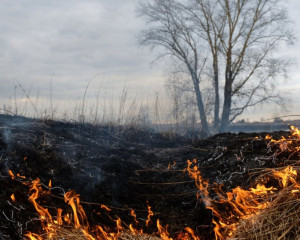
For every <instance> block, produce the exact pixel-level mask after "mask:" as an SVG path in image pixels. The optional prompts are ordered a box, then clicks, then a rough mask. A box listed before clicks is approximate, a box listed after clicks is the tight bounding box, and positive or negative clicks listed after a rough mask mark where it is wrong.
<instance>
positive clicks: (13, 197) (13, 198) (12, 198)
mask: <svg viewBox="0 0 300 240" xmlns="http://www.w3.org/2000/svg"><path fill="white" fill-rule="evenodd" d="M10 198H11V200H12V201H13V202H15V201H16V198H15V194H12V195H10Z"/></svg>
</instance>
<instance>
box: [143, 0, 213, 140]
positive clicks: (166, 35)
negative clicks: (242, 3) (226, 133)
mask: <svg viewBox="0 0 300 240" xmlns="http://www.w3.org/2000/svg"><path fill="white" fill-rule="evenodd" d="M139 10H140V14H141V15H142V16H143V17H145V18H146V20H147V23H148V24H151V25H152V26H151V27H149V28H147V29H145V30H144V31H143V32H142V33H141V35H140V39H139V42H140V44H141V45H147V46H150V47H152V48H155V47H158V46H161V47H163V49H164V50H165V52H164V53H163V54H162V56H165V55H171V56H172V57H174V58H176V59H177V60H179V61H181V62H183V63H184V64H185V66H186V68H187V71H188V72H189V74H190V76H191V79H192V82H193V86H194V90H195V95H196V99H197V106H198V110H199V117H200V120H201V125H202V130H203V132H204V133H205V134H207V135H208V134H209V128H208V123H207V118H206V114H205V110H204V103H203V99H202V91H201V87H200V83H201V78H200V76H201V70H202V67H203V65H204V62H205V61H204V60H203V58H202V56H201V51H200V50H201V46H200V45H199V41H198V37H197V36H196V34H195V33H194V31H193V30H192V28H193V26H192V24H191V23H190V22H188V21H186V16H185V14H184V11H183V9H182V8H181V5H180V4H179V3H177V2H176V1H173V0H154V1H151V2H144V3H142V4H141V5H140V9H139Z"/></svg>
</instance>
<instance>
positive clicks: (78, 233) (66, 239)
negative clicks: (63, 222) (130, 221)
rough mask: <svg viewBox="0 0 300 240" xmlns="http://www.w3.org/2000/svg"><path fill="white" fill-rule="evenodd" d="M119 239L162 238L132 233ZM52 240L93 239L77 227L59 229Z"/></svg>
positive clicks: (147, 239) (151, 239)
mask: <svg viewBox="0 0 300 240" xmlns="http://www.w3.org/2000/svg"><path fill="white" fill-rule="evenodd" d="M95 239H97V240H98V238H96V237H95ZM103 239H104V238H103ZM117 239H118V240H161V238H160V237H157V236H154V235H146V234H138V235H134V234H132V233H131V232H130V231H125V232H122V233H121V234H120V235H119V236H118V238H117ZM47 240H48V239H47ZM49 240H50V239H49ZM51 240H93V239H92V238H88V237H86V236H85V235H84V233H83V232H82V230H81V229H76V228H75V227H61V228H59V229H57V231H56V234H55V236H53V237H52V238H51Z"/></svg>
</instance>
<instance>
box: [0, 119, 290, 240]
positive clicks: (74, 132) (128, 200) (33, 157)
mask: <svg viewBox="0 0 300 240" xmlns="http://www.w3.org/2000/svg"><path fill="white" fill-rule="evenodd" d="M287 130H288V129H287ZM265 135H266V133H260V134H255V133H253V134H245V133H240V134H231V133H224V134H219V135H215V136H213V137H210V138H207V139H204V140H197V139H186V138H183V137H180V136H174V135H172V136H170V135H168V134H158V133H153V132H151V131H150V130H145V129H136V128H130V127H126V128H125V127H110V126H93V125H89V124H78V123H69V122H67V123H66V122H55V121H45V120H43V121H42V120H32V119H27V118H22V117H12V116H7V115H0V199H1V201H0V210H1V212H0V239H13V240H17V239H22V234H24V233H26V231H28V230H33V231H39V230H40V228H39V222H38V221H37V220H34V219H35V218H36V217H37V215H36V213H35V210H34V208H33V206H31V204H30V203H29V202H28V196H29V193H28V186H26V185H24V184H22V182H28V181H29V180H30V179H36V178H39V179H41V182H42V183H44V184H46V185H47V183H48V181H49V180H50V179H51V180H52V185H53V186H55V187H60V188H61V189H60V188H58V189H54V190H52V191H51V194H49V195H47V196H44V197H43V198H42V199H41V200H40V204H41V205H44V206H45V207H47V208H49V210H50V212H53V214H55V209H56V208H57V207H62V208H64V212H66V211H70V208H67V207H66V206H65V204H64V202H63V199H61V197H62V196H63V190H64V191H69V190H71V189H73V190H75V191H76V192H77V193H79V194H80V198H81V201H82V204H83V207H84V209H85V210H86V213H87V216H88V218H89V220H90V222H91V224H100V225H106V226H111V227H113V226H114V225H115V223H114V221H112V220H113V219H116V218H117V216H119V217H120V218H121V219H122V220H123V222H124V223H126V224H130V223H131V222H133V217H132V216H131V215H130V209H134V210H135V212H136V215H137V220H138V221H139V224H135V225H136V227H137V228H144V231H145V232H155V231H157V229H156V219H158V218H159V219H160V222H161V223H162V224H163V225H166V224H168V225H169V231H170V232H171V234H172V236H175V235H176V234H177V233H180V232H181V231H182V230H183V229H184V228H185V227H187V226H189V227H191V228H193V229H195V230H196V232H197V234H198V235H201V236H203V237H205V238H206V239H213V233H212V229H213V226H212V225H211V220H212V214H211V212H210V211H209V210H206V209H205V206H204V205H203V203H201V202H199V201H198V200H197V199H196V193H197V189H196V187H195V184H194V181H193V180H192V179H191V178H190V177H189V176H188V174H187V172H186V171H185V168H186V167H187V160H188V159H190V160H193V159H197V161H198V163H197V165H198V166H199V167H200V169H201V172H202V174H203V176H204V177H205V178H207V179H209V181H210V182H216V183H218V184H221V183H222V184H224V187H225V188H226V189H230V188H233V187H235V186H238V185H240V186H244V187H247V186H250V185H251V184H252V179H253V176H252V175H251V176H252V177H250V175H249V173H250V172H251V169H255V168H265V167H274V166H278V165H282V164H283V163H282V162H275V161H272V160H270V158H269V157H268V156H270V155H271V154H272V153H271V152H270V151H269V150H270V149H269V150H268V148H267V143H266V141H265V140H262V139H263V138H264V136H265ZM272 135H273V136H275V137H280V136H281V135H284V136H287V135H288V133H287V132H275V133H272ZM257 136H260V137H262V138H260V139H255V137H257ZM168 166H169V167H168ZM8 170H12V172H13V173H15V174H16V173H19V174H20V175H22V176H23V175H24V176H26V177H27V178H26V180H22V179H21V178H18V177H17V178H16V180H12V179H11V178H10V177H9V175H8ZM62 189H63V190H62ZM11 194H14V195H15V197H16V199H17V200H16V202H13V201H12V200H11V199H10V196H11ZM100 204H105V205H107V206H109V207H110V208H111V209H112V211H111V212H110V213H109V214H108V213H107V212H106V211H105V210H104V209H103V208H101V207H100ZM148 205H149V206H151V210H152V211H153V212H154V216H153V217H152V221H151V222H150V224H149V227H148V228H146V227H144V226H145V221H146V219H147V215H148V213H147V206H148Z"/></svg>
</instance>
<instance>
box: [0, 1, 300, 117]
mask: <svg viewBox="0 0 300 240" xmlns="http://www.w3.org/2000/svg"><path fill="white" fill-rule="evenodd" d="M138 1H139V0H113V1H112V0H63V1H62V0H47V1H42V0H18V1H11V0H1V2H0V16H1V21H0V32H1V34H0V86H1V88H0V98H1V99H3V101H4V99H8V98H13V97H14V86H15V85H16V84H17V83H18V82H19V83H20V84H21V85H22V86H23V87H24V89H25V90H26V91H28V92H29V91H30V93H31V94H36V93H35V92H38V94H39V95H40V97H41V98H42V97H44V98H48V97H49V91H50V82H51V79H52V83H53V98H55V99H62V100H70V101H71V100H73V99H79V98H81V97H82V96H83V93H84V89H85V87H86V86H87V84H88V82H90V81H91V82H92V83H91V85H90V86H92V87H91V88H96V87H97V86H99V85H100V84H102V85H101V88H102V89H105V91H107V92H115V95H116V96H117V95H118V93H120V91H121V89H122V88H123V87H124V86H126V87H127V88H128V89H130V92H131V93H132V94H136V95H141V96H145V95H146V94H152V93H154V92H156V91H157V92H161V93H163V89H164V81H165V80H164V79H165V76H164V72H165V65H164V64H157V63H156V64H151V61H152V60H153V59H154V58H155V54H154V53H151V52H150V51H149V50H147V49H140V48H139V47H138V45H137V38H136V36H137V34H138V33H139V31H140V30H141V29H142V28H143V25H144V23H143V20H142V19H140V18H138V17H137V14H136V11H135V10H136V6H137V3H138ZM289 10H290V17H291V19H292V20H293V21H294V24H295V32H296V35H297V37H298V39H299V40H300V37H299V36H300V34H299V30H300V21H299V20H298V19H299V16H300V1H299V0H289ZM297 18H298V19H297ZM299 46H300V45H299V43H298V42H296V44H295V45H294V46H293V47H291V48H290V49H287V50H286V49H285V50H284V53H283V54H284V55H289V56H290V57H292V58H293V59H294V60H295V66H294V67H292V68H291V71H290V80H289V82H287V83H285V84H284V85H283V86H282V90H283V91H285V92H286V93H287V92H288V93H289V94H291V96H292V97H291V100H292V101H291V112H290V113H293V114H296V113H298V114H300V112H297V111H298V110H299V109H300V105H299V103H300V97H299V96H300V67H299V66H300V65H299V63H300V47H299ZM17 90H18V91H19V93H18V92H17V95H18V94H19V95H20V96H21V95H22V93H21V92H22V90H20V89H17ZM90 91H91V90H90ZM19 95H18V96H19ZM272 111H273V113H275V112H276V110H275V109H274V110H273V109H272V110H270V108H268V111H267V114H265V113H266V110H265V109H263V110H260V109H257V110H256V112H255V114H256V115H257V117H254V118H256V119H257V120H259V119H260V117H265V118H267V117H269V116H273V115H272ZM251 115H252V116H253V114H252V112H251ZM250 118H251V119H253V117H250Z"/></svg>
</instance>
